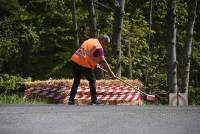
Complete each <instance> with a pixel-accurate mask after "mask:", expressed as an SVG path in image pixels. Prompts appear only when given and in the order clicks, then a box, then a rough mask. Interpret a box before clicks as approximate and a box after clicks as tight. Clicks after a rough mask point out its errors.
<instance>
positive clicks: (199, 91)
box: [189, 87, 200, 105]
mask: <svg viewBox="0 0 200 134" xmlns="http://www.w3.org/2000/svg"><path fill="white" fill-rule="evenodd" d="M189 104H190V105H200V88H192V87H190V88H189Z"/></svg>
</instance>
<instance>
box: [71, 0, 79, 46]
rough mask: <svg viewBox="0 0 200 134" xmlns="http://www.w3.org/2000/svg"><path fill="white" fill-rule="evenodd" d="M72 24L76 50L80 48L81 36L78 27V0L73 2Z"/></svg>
mask: <svg viewBox="0 0 200 134" xmlns="http://www.w3.org/2000/svg"><path fill="white" fill-rule="evenodd" d="M71 2H72V4H71V5H72V22H73V31H74V44H75V46H76V48H78V47H79V37H78V36H79V34H78V25H77V15H76V0H72V1H71Z"/></svg>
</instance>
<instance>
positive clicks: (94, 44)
mask: <svg viewBox="0 0 200 134" xmlns="http://www.w3.org/2000/svg"><path fill="white" fill-rule="evenodd" d="M97 48H102V46H101V44H100V43H99V41H98V40H97V39H89V40H86V41H85V42H84V43H83V44H82V45H81V47H80V48H79V49H78V50H77V51H76V52H75V53H74V54H73V55H72V57H71V60H72V61H74V62H75V63H77V64H79V65H81V66H84V67H87V68H95V66H96V64H97V63H98V62H99V61H100V57H94V56H93V53H94V51H95V50H96V49H97Z"/></svg>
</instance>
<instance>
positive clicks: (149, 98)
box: [146, 94, 156, 102]
mask: <svg viewBox="0 0 200 134" xmlns="http://www.w3.org/2000/svg"><path fill="white" fill-rule="evenodd" d="M146 100H147V101H152V102H154V101H155V100H156V97H155V95H150V94H147V95H146Z"/></svg>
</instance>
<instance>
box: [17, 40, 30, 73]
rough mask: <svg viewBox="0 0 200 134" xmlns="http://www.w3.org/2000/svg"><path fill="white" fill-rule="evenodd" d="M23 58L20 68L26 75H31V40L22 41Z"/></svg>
mask: <svg viewBox="0 0 200 134" xmlns="http://www.w3.org/2000/svg"><path fill="white" fill-rule="evenodd" d="M21 45H22V46H21V54H22V56H21V60H20V65H21V67H20V68H19V69H20V70H21V74H22V76H24V77H28V76H30V72H31V51H32V45H31V43H29V42H22V43H21Z"/></svg>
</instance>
